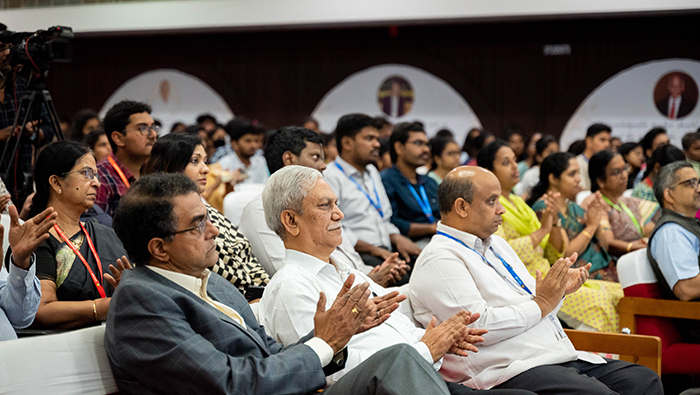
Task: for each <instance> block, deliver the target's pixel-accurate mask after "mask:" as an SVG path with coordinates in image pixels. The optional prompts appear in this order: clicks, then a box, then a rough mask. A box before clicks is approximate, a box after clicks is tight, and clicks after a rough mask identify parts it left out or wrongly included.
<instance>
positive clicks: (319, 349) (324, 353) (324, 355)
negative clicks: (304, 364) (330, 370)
mask: <svg viewBox="0 0 700 395" xmlns="http://www.w3.org/2000/svg"><path fill="white" fill-rule="evenodd" d="M304 344H306V345H307V346H309V347H311V349H312V350H314V352H315V353H316V355H318V359H319V361H321V366H323V367H325V366H326V365H328V364H329V363H331V360H333V349H332V348H331V346H329V345H328V343H326V342H325V341H323V340H322V339H321V338H318V337H313V338H311V339H309V340H307V341H306V342H305V343H304Z"/></svg>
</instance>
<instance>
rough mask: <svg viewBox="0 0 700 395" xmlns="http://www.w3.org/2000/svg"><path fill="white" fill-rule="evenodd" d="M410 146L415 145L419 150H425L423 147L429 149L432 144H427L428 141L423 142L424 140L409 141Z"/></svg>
mask: <svg viewBox="0 0 700 395" xmlns="http://www.w3.org/2000/svg"><path fill="white" fill-rule="evenodd" d="M408 144H413V145H415V146H416V147H418V148H423V147H428V148H430V143H429V142H427V141H423V140H413V141H409V142H408Z"/></svg>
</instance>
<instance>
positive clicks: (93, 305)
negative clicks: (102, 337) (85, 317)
mask: <svg viewBox="0 0 700 395" xmlns="http://www.w3.org/2000/svg"><path fill="white" fill-rule="evenodd" d="M92 312H93V313H94V314H95V321H99V319H97V305H96V304H95V301H94V300H93V301H92Z"/></svg>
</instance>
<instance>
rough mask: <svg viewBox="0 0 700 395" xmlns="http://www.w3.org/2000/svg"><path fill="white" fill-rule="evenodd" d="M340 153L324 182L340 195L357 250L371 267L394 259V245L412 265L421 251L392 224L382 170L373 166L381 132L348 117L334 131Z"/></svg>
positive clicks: (365, 120) (363, 118) (364, 120)
mask: <svg viewBox="0 0 700 395" xmlns="http://www.w3.org/2000/svg"><path fill="white" fill-rule="evenodd" d="M335 133H336V139H337V145H338V153H339V155H338V156H337V157H336V158H335V161H333V162H331V163H329V164H328V168H327V169H326V171H325V172H324V176H325V180H326V181H327V182H328V185H330V186H331V189H332V190H333V192H335V194H336V195H338V198H339V200H340V208H341V210H343V212H344V213H345V222H344V225H343V226H344V227H345V229H346V230H349V231H350V232H352V237H353V238H354V239H356V240H357V243H356V244H355V250H357V252H359V253H360V254H361V255H362V259H363V260H364V261H365V263H367V264H368V265H371V266H377V265H379V264H380V263H382V261H383V260H385V259H387V258H389V257H390V256H391V251H390V250H391V246H392V244H393V245H395V246H396V251H398V252H399V253H400V254H401V256H402V257H403V258H404V259H405V260H406V261H407V262H409V263H411V262H410V260H411V258H410V256H411V255H414V256H415V255H418V254H420V251H421V250H420V248H419V247H418V246H417V245H416V244H415V243H414V242H412V241H411V240H410V239H408V238H406V237H404V236H402V235H401V233H400V232H399V229H398V228H397V227H396V226H394V225H393V224H392V223H391V222H390V219H391V213H392V210H391V202H390V201H389V198H388V197H387V194H386V191H385V190H384V185H383V184H382V178H381V176H380V175H379V171H377V168H376V167H375V166H374V165H373V164H372V163H373V162H376V161H377V160H378V159H379V140H378V137H379V130H378V129H377V128H376V126H375V121H374V120H373V119H372V118H371V117H369V116H367V115H364V114H348V115H345V116H343V117H341V118H340V119H339V120H338V124H337V126H336V129H335Z"/></svg>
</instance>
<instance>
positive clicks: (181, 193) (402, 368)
mask: <svg viewBox="0 0 700 395" xmlns="http://www.w3.org/2000/svg"><path fill="white" fill-rule="evenodd" d="M114 229H115V231H116V232H117V235H118V236H119V237H120V238H121V240H122V241H123V243H124V247H125V248H126V250H127V252H128V253H129V256H130V257H131V259H132V260H133V261H134V263H135V264H136V265H135V266H136V267H135V268H134V269H133V270H130V271H127V272H125V273H124V275H123V276H122V278H121V282H120V284H119V287H118V288H117V291H116V292H115V294H114V296H113V297H112V301H111V303H110V304H111V306H110V314H109V317H108V319H107V330H106V333H105V346H106V348H107V354H108V356H109V360H110V363H111V366H112V371H113V373H114V377H115V379H116V381H117V385H118V386H119V389H120V391H121V392H122V393H125V394H131V393H139V394H153V393H169V394H172V393H177V394H194V393H206V394H209V393H226V394H228V393H235V394H308V393H311V392H313V391H315V390H318V389H321V388H323V387H324V386H325V385H326V378H325V376H326V375H327V374H331V373H333V372H334V371H337V370H338V369H340V368H342V366H343V365H344V361H343V358H344V356H345V355H346V352H345V350H344V348H345V345H346V344H347V342H348V341H349V339H350V337H351V336H352V335H353V334H355V333H356V332H358V330H359V331H361V330H366V329H369V328H371V327H374V326H376V325H379V324H381V323H382V322H383V320H385V319H386V318H388V315H385V316H382V317H381V318H377V317H367V316H368V314H367V312H368V311H370V309H368V308H367V306H368V297H369V290H368V284H367V283H364V284H360V285H358V286H356V287H354V288H352V289H350V288H351V286H352V281H354V278H349V279H348V281H347V282H346V283H345V286H344V287H343V289H342V290H341V292H340V294H339V295H338V297H337V299H336V301H335V303H333V305H332V306H331V308H330V309H328V310H327V311H326V309H325V299H326V297H325V295H324V294H323V293H321V294H320V295H319V302H318V309H317V313H316V316H315V317H314V324H315V325H314V330H313V331H311V332H310V333H309V334H308V335H306V336H304V337H303V338H302V339H301V340H300V341H299V342H298V343H296V344H293V345H290V346H287V347H284V346H282V345H281V344H278V343H277V342H275V341H274V339H272V338H271V337H269V336H267V335H266V334H265V331H264V330H263V328H262V327H261V326H260V325H259V324H258V322H257V320H256V319H255V316H254V315H253V312H252V311H251V310H250V308H249V306H248V304H247V303H246V301H245V299H244V298H243V297H242V296H241V295H240V293H239V292H238V291H237V290H236V288H235V287H233V285H232V284H231V283H229V282H228V281H225V280H224V279H222V278H220V277H218V276H216V275H212V274H211V273H210V272H209V271H208V270H207V267H210V266H212V265H213V264H214V262H215V260H216V259H217V255H216V249H215V246H214V237H215V236H216V235H217V234H218V230H217V229H216V227H214V226H213V225H212V224H211V222H210V221H209V220H208V218H207V211H206V208H205V206H204V204H203V203H202V201H201V199H200V197H199V195H198V194H197V188H196V186H195V184H194V183H193V182H192V181H190V180H189V178H187V177H186V176H184V175H182V174H152V175H149V176H146V177H142V178H141V179H139V181H138V182H136V183H135V184H133V185H132V186H131V188H130V190H129V193H128V194H127V195H126V197H125V198H124V199H122V201H121V202H120V205H119V209H118V210H117V212H116V215H115V218H114ZM387 303H388V304H389V305H393V303H392V301H391V300H387ZM325 393H327V394H329V395H336V394H378V393H381V394H448V390H447V387H446V386H445V383H444V381H443V380H442V379H441V378H440V376H439V375H438V374H437V373H436V372H435V370H434V369H433V368H432V366H431V365H430V364H428V363H427V362H426V361H425V360H424V359H423V358H422V357H421V356H420V355H419V354H418V353H417V352H416V351H415V350H414V349H413V348H411V347H410V346H405V345H399V346H394V347H391V348H388V349H386V350H385V351H382V352H379V353H377V354H376V355H375V356H374V357H372V358H370V359H368V360H367V361H365V363H363V364H362V365H361V366H358V367H357V368H355V369H354V370H353V371H352V372H350V374H348V375H346V376H345V377H344V378H343V379H341V380H339V381H338V382H337V383H335V384H333V385H332V386H330V387H328V388H327V389H326V390H325Z"/></svg>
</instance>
